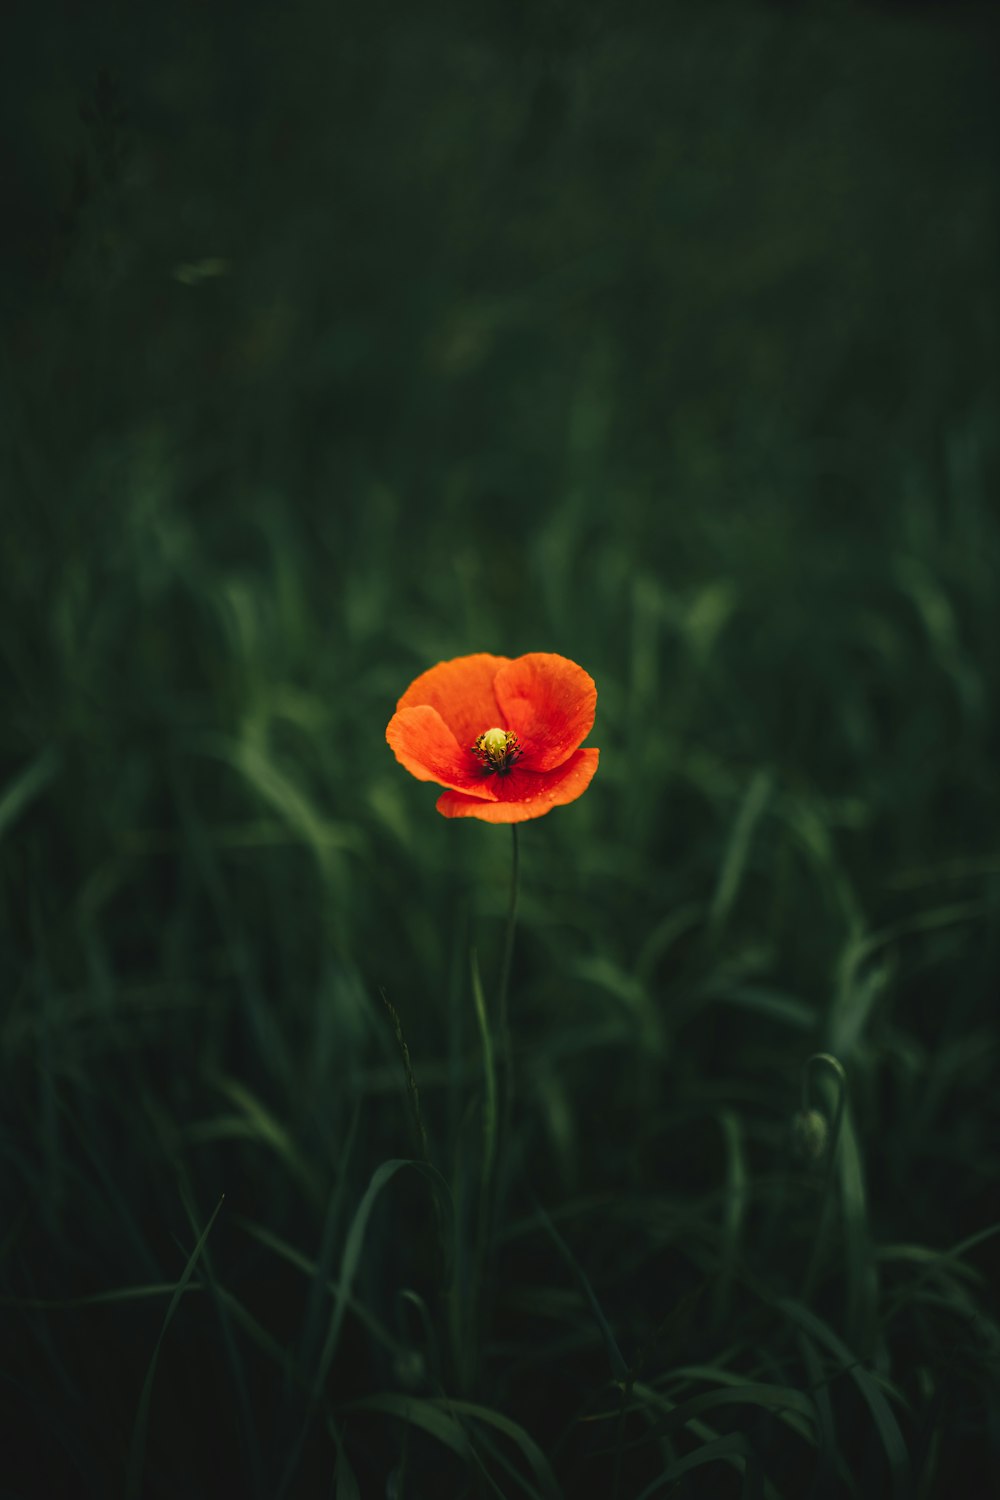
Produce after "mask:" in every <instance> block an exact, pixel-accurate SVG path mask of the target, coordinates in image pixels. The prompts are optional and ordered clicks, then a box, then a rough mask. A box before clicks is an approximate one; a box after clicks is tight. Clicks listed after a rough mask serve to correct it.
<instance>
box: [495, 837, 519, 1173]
mask: <svg viewBox="0 0 1000 1500" xmlns="http://www.w3.org/2000/svg"><path fill="white" fill-rule="evenodd" d="M510 831H511V833H512V834H513V836H514V840H513V849H512V854H511V865H510V897H509V899H508V902H507V931H506V932H505V934H504V942H503V964H502V966H501V969H500V993H499V996H498V999H497V1036H498V1040H499V1042H500V1056H501V1057H502V1059H503V1061H504V1065H505V1067H506V1070H507V1072H506V1078H505V1085H504V1110H503V1132H502V1139H503V1141H504V1143H505V1144H506V1140H507V1136H508V1133H509V1127H510V1103H511V1094H512V1092H513V1079H514V1059H513V1048H512V1047H511V1040H510V1020H509V1016H508V1007H507V999H508V993H509V990H510V966H511V959H512V958H513V954H514V929H515V927H516V926H517V899H518V892H519V889H520V880H521V846H520V844H519V842H518V837H517V824H516V823H512V824H511V825H510Z"/></svg>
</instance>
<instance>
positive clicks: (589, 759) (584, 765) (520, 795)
mask: <svg viewBox="0 0 1000 1500" xmlns="http://www.w3.org/2000/svg"><path fill="white" fill-rule="evenodd" d="M599 755H600V751H598V750H577V752H576V753H575V755H571V756H570V758H569V760H567V761H564V762H563V764H562V765H561V766H558V767H557V768H556V769H555V770H554V771H543V772H537V771H521V770H519V769H518V768H517V767H516V766H515V767H514V769H513V770H512V771H510V772H509V773H508V774H507V775H506V776H491V777H490V781H489V784H490V785H492V786H493V787H494V788H495V791H496V794H497V797H498V800H497V801H496V802H485V801H483V800H482V799H481V798H480V797H474V796H467V795H465V794H463V793H462V792H460V791H448V792H442V793H441V796H440V797H439V798H438V800H437V810H438V812H439V813H443V814H444V816H445V817H446V818H481V819H482V820H483V822H485V823H526V822H527V821H528V820H529V818H541V817H543V816H544V815H545V813H547V812H551V810H552V808H553V807H563V806H565V804H566V803H567V802H575V801H576V799H577V797H580V796H582V795H583V793H584V792H585V791H586V790H587V788H588V786H589V785H590V783H591V781H592V780H593V776H594V772H595V771H596V770H597V760H598V756H599Z"/></svg>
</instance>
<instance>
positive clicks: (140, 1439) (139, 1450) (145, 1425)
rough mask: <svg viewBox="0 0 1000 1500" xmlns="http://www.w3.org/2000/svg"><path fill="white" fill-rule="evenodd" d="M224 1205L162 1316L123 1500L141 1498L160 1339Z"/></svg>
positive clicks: (141, 1399) (208, 1226)
mask: <svg viewBox="0 0 1000 1500" xmlns="http://www.w3.org/2000/svg"><path fill="white" fill-rule="evenodd" d="M224 1201H225V1199H224V1198H220V1199H219V1201H218V1203H217V1204H216V1206H215V1211H214V1213H213V1214H212V1217H211V1218H210V1219H209V1221H208V1223H207V1224H206V1225H205V1228H204V1229H203V1230H202V1232H201V1235H200V1237H199V1239H198V1243H197V1244H196V1245H195V1247H194V1249H193V1250H192V1252H191V1255H190V1257H189V1259H188V1263H187V1265H186V1266H185V1267H184V1271H183V1273H182V1275H181V1279H180V1281H178V1283H177V1285H176V1287H175V1288H174V1295H173V1296H172V1297H171V1299H170V1305H169V1306H168V1308H167V1311H166V1314H165V1316H164V1319H163V1326H162V1327H161V1329H160V1336H159V1338H158V1339H157V1340H156V1347H155V1348H154V1350H153V1355H152V1358H151V1359H150V1361H149V1369H148V1370H147V1371H146V1379H145V1381H144V1382H143V1387H142V1394H141V1395H140V1397H139V1406H138V1409H137V1411H136V1414H135V1424H134V1426H133V1428H132V1443H131V1446H130V1448H129V1456H128V1472H127V1476H126V1480H125V1500H140V1497H141V1495H142V1466H143V1461H144V1459H145V1454H146V1434H147V1431H148V1429H149V1408H150V1402H151V1401H152V1396H153V1381H154V1379H155V1377H156V1366H157V1364H158V1363H159V1359H160V1350H161V1348H162V1347H163V1339H164V1336H165V1335H166V1332H167V1329H168V1328H169V1327H170V1323H171V1320H172V1319H173V1316H174V1313H175V1312H176V1311H177V1309H178V1307H179V1306H180V1300H181V1298H182V1297H183V1295H184V1292H185V1290H186V1288H187V1285H188V1282H189V1281H190V1280H191V1277H192V1276H193V1275H194V1268H195V1266H196V1265H197V1264H198V1257H199V1256H200V1255H201V1252H202V1250H203V1249H204V1247H205V1242H206V1241H207V1239H208V1236H209V1235H210V1234H211V1232H212V1226H213V1224H214V1223H215V1221H216V1219H217V1218H218V1216H219V1210H220V1209H221V1208H222V1205H223V1203H224Z"/></svg>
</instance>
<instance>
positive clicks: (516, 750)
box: [472, 729, 521, 775]
mask: <svg viewBox="0 0 1000 1500" xmlns="http://www.w3.org/2000/svg"><path fill="white" fill-rule="evenodd" d="M472 753H473V755H477V756H478V757H479V759H480V760H481V761H482V763H483V769H484V770H485V771H486V772H487V773H488V774H492V773H493V772H494V771H499V772H500V773H501V775H502V774H504V773H505V772H507V771H509V770H510V768H511V766H512V765H513V764H514V762H515V761H516V760H517V758H518V756H519V755H520V754H521V746H520V745H519V744H518V741H517V735H516V734H511V732H510V730H509V729H485V730H484V731H483V733H482V734H481V735H480V736H479V738H478V739H477V740H476V743H475V744H474V745H473V747H472Z"/></svg>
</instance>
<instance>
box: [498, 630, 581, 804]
mask: <svg viewBox="0 0 1000 1500" xmlns="http://www.w3.org/2000/svg"><path fill="white" fill-rule="evenodd" d="M494 687H495V690H496V696H497V702H498V703H499V705H500V707H501V709H502V710H503V714H504V717H505V719H506V720H507V723H506V725H505V727H506V728H507V729H512V730H513V731H514V733H515V734H516V735H517V737H518V739H519V740H520V741H521V747H522V750H523V752H524V756H523V758H524V764H525V767H529V766H530V767H531V769H532V770H535V771H551V770H553V769H554V768H555V767H556V766H561V765H562V763H563V761H565V760H566V759H567V757H568V756H570V755H572V753H573V751H574V750H575V749H576V747H577V746H578V745H579V743H580V741H581V740H582V739H584V738H585V737H586V736H587V735H588V734H589V733H590V731H591V729H592V728H593V725H594V713H595V710H596V708H597V686H596V684H595V682H594V679H593V678H592V677H591V676H590V674H589V673H588V672H585V671H584V670H583V668H582V667H578V666H577V664H576V662H575V661H569V660H568V658H567V657H565V656H556V655H555V654H554V653H552V652H550V651H532V652H529V654H528V655H527V656H519V657H518V658H517V660H516V661H512V662H510V663H508V664H507V665H506V666H502V667H501V668H500V670H499V671H498V672H497V674H496V682H495V684H494ZM504 800H506V799H504Z"/></svg>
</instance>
